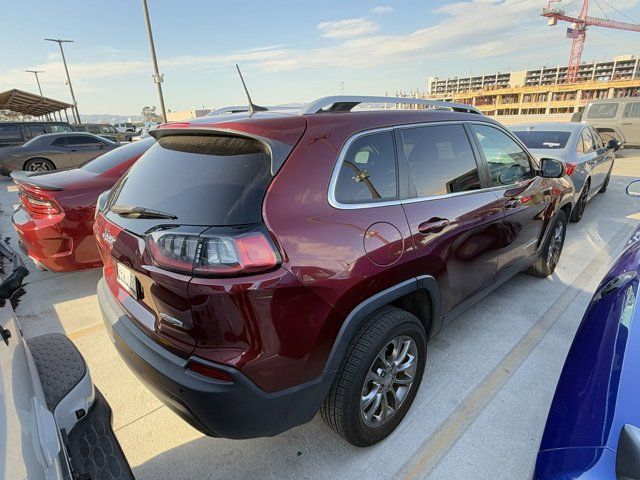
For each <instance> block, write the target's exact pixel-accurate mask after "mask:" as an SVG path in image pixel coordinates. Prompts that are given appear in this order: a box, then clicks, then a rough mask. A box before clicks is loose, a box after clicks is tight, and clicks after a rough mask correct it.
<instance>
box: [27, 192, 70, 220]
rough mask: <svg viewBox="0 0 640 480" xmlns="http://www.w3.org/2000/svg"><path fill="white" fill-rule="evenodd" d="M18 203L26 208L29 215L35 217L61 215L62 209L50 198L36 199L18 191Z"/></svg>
mask: <svg viewBox="0 0 640 480" xmlns="http://www.w3.org/2000/svg"><path fill="white" fill-rule="evenodd" d="M20 202H21V203H22V205H23V206H24V208H26V209H27V210H28V211H29V213H32V214H33V215H35V216H42V217H48V216H50V215H57V214H59V213H62V209H61V208H60V206H59V205H58V204H57V203H56V202H55V200H53V199H51V198H44V197H36V196H35V195H31V194H30V193H27V192H25V191H24V190H21V191H20Z"/></svg>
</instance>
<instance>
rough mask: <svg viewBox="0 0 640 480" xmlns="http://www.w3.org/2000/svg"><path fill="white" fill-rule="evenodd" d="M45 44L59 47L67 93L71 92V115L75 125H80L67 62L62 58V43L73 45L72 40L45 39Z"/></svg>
mask: <svg viewBox="0 0 640 480" xmlns="http://www.w3.org/2000/svg"><path fill="white" fill-rule="evenodd" d="M45 40H46V41H47V42H56V43H57V44H58V46H59V47H60V53H61V54H62V63H63V64H64V71H65V72H66V74H67V83H68V84H69V91H70V92H71V99H72V100H73V110H72V112H73V114H74V117H75V118H76V122H77V123H82V122H81V121H80V112H79V111H78V102H77V101H76V96H75V95H74V94H73V86H72V85H71V77H70V76H69V69H68V68H67V60H66V58H65V57H64V50H63V48H62V44H63V43H73V40H62V39H59V38H45Z"/></svg>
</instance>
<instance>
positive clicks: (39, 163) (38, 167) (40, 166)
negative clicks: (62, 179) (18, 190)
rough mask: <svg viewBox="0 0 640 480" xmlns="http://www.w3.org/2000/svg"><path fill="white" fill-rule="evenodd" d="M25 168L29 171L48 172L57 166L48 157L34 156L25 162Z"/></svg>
mask: <svg viewBox="0 0 640 480" xmlns="http://www.w3.org/2000/svg"><path fill="white" fill-rule="evenodd" d="M24 169H25V170H26V171H27V172H48V171H51V170H55V169H56V166H55V165H54V164H53V162H52V161H51V160H47V159H46V158H32V159H30V160H27V162H26V163H25V164H24Z"/></svg>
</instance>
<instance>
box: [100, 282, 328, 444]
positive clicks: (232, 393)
mask: <svg viewBox="0 0 640 480" xmlns="http://www.w3.org/2000/svg"><path fill="white" fill-rule="evenodd" d="M98 301H99V303H100V309H101V310H102V316H103V320H104V323H105V326H106V327H107V331H108V333H109V335H110V336H111V339H112V340H113V342H114V345H115V347H116V349H117V350H118V353H119V354H120V356H121V357H122V359H123V360H124V361H125V362H126V363H127V365H128V366H129V368H130V369H131V370H132V371H133V372H134V374H135V375H136V376H137V377H138V378H139V379H140V380H141V381H142V383H144V384H145V386H146V387H147V388H149V390H151V391H152V392H153V393H154V394H155V395H156V396H157V397H158V398H159V399H160V400H161V401H162V402H164V403H165V404H166V405H167V406H168V407H169V408H171V410H173V411H174V412H175V413H176V414H178V415H179V416H180V417H182V418H183V419H184V420H185V421H187V422H188V423H189V424H191V425H192V426H193V427H194V428H196V429H198V430H200V431H201V432H202V433H204V434H205V435H209V436H213V437H225V438H237V439H241V438H255V437H265V436H273V435H277V434H279V433H281V432H284V431H285V430H289V429H290V428H293V427H295V426H298V425H301V424H303V423H306V422H308V421H310V420H311V419H312V418H313V417H314V416H315V414H316V412H317V411H318V409H319V408H320V405H321V404H322V401H323V400H324V397H325V395H326V393H327V392H328V390H329V388H330V386H331V381H332V380H333V375H325V376H322V377H320V378H318V379H316V380H313V381H311V382H308V383H305V384H303V385H299V386H296V387H293V388H288V389H286V390H282V391H279V392H273V393H271V392H265V391H264V390H261V389H260V388H259V387H257V386H256V385H255V384H254V383H253V382H251V380H249V379H248V378H247V377H246V376H245V375H243V374H242V373H241V372H240V371H239V370H237V369H234V368H231V367H229V366H226V365H221V364H213V363H211V362H205V361H203V360H201V359H198V362H199V363H209V364H210V365H213V366H215V368H217V369H219V370H222V371H224V372H226V373H227V374H228V375H229V376H230V377H231V378H232V379H233V381H232V382H225V381H220V380H214V379H211V378H208V377H205V376H202V375H199V374H197V373H195V372H192V371H191V370H189V369H187V368H186V367H187V364H188V363H189V359H184V358H181V357H178V356H177V355H174V354H172V353H171V352H169V351H168V350H166V349H164V348H163V347H162V346H160V345H159V344H157V343H156V342H154V341H153V340H151V338H150V337H148V336H147V335H146V334H145V333H144V332H143V331H142V330H141V328H140V327H138V326H137V325H136V324H135V323H134V322H133V321H132V320H131V318H129V316H128V315H127V314H126V313H125V311H124V310H123V309H122V307H121V306H120V305H119V304H118V302H117V300H116V299H115V298H114V296H113V294H112V293H111V292H110V291H109V289H108V287H107V285H106V283H105V281H104V278H102V279H100V281H99V282H98Z"/></svg>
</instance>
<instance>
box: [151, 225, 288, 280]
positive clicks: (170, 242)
mask: <svg viewBox="0 0 640 480" xmlns="http://www.w3.org/2000/svg"><path fill="white" fill-rule="evenodd" d="M147 246H148V248H149V253H150V255H151V257H152V259H153V262H154V263H155V264H156V266H158V267H161V268H166V269H168V270H173V271H177V272H182V273H193V274H196V275H197V274H200V275H221V276H225V275H234V274H247V273H255V272H260V271H264V270H269V269H271V268H273V267H275V266H277V265H278V263H279V262H280V259H279V256H278V253H277V252H276V250H275V248H274V247H273V246H272V244H271V242H270V241H269V240H268V238H267V237H266V236H265V235H264V234H262V233H260V232H251V233H248V234H243V235H239V236H203V237H199V236H198V235H196V234H191V233H183V232H176V231H172V230H168V231H157V232H152V233H150V234H149V235H147Z"/></svg>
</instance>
